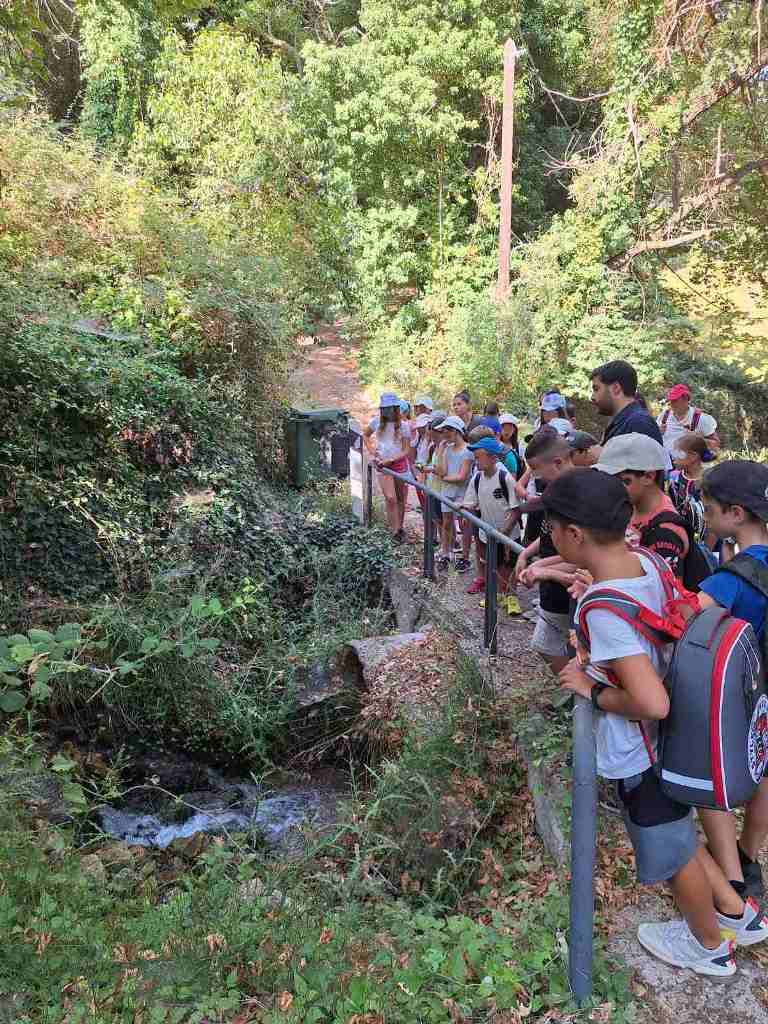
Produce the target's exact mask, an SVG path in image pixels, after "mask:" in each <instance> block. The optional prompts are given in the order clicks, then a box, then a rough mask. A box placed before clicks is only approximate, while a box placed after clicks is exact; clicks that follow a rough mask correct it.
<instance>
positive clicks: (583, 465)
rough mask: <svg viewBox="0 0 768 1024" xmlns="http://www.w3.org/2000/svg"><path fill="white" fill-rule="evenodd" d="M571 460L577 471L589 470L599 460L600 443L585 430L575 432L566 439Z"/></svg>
mask: <svg viewBox="0 0 768 1024" xmlns="http://www.w3.org/2000/svg"><path fill="white" fill-rule="evenodd" d="M568 446H569V447H570V449H571V458H572V459H573V464H574V466H575V467H576V468H577V469H589V468H590V467H591V466H594V465H595V463H596V462H597V461H598V459H599V458H600V442H599V441H598V440H597V438H596V437H594V436H593V435H592V434H588V433H587V432H586V431H585V430H576V431H575V432H574V433H573V434H571V436H570V437H569V438H568Z"/></svg>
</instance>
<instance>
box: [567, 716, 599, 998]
mask: <svg viewBox="0 0 768 1024" xmlns="http://www.w3.org/2000/svg"><path fill="white" fill-rule="evenodd" d="M571 805H572V811H571V927H570V936H569V941H568V978H569V980H570V984H571V991H572V992H573V996H574V998H575V1000H576V1002H577V1003H579V1005H582V1004H583V1003H584V1002H586V1000H588V999H589V997H590V996H591V995H592V957H593V942H594V915H595V848H596V846H597V773H596V757H595V734H594V726H593V713H592V702H591V701H588V700H585V699H584V697H578V696H577V697H574V707H573V784H572V787H571Z"/></svg>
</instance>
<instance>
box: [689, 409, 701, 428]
mask: <svg viewBox="0 0 768 1024" xmlns="http://www.w3.org/2000/svg"><path fill="white" fill-rule="evenodd" d="M700 422H701V409H697V408H695V407H694V410H693V416H691V431H692V432H693V433H695V432H696V427H698V425H699V423H700Z"/></svg>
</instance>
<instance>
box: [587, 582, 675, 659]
mask: <svg viewBox="0 0 768 1024" xmlns="http://www.w3.org/2000/svg"><path fill="white" fill-rule="evenodd" d="M596 609H601V610H603V611H608V612H610V613H611V614H612V615H615V616H616V617H617V618H619V619H621V620H622V621H623V622H626V623H627V625H629V626H631V627H632V628H633V629H634V630H636V631H637V632H638V633H640V635H641V636H643V637H645V639H646V640H647V641H648V642H649V643H651V644H653V646H654V647H665V646H666V645H667V644H668V643H671V642H672V641H673V640H676V639H677V630H676V628H675V626H674V624H673V623H670V622H669V621H668V620H667V619H665V618H662V617H661V616H660V615H657V614H656V613H655V612H654V611H651V609H650V608H647V607H646V606H645V605H643V604H641V603H640V602H639V601H636V600H635V599H634V598H633V597H629V596H628V595H627V594H624V593H622V592H621V591H620V590H611V589H610V588H609V587H600V588H599V589H598V590H593V591H592V592H591V593H590V594H589V596H588V597H586V598H585V599H584V600H583V601H582V602H581V604H580V605H579V621H578V627H579V634H580V636H581V637H582V638H583V639H584V640H586V644H585V646H587V647H589V625H588V622H587V615H588V613H589V612H591V611H594V610H596Z"/></svg>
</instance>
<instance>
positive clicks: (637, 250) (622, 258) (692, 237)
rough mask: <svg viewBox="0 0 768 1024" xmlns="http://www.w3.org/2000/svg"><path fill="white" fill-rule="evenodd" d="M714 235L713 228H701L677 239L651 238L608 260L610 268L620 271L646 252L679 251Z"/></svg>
mask: <svg viewBox="0 0 768 1024" xmlns="http://www.w3.org/2000/svg"><path fill="white" fill-rule="evenodd" d="M711 234H712V228H700V229H699V230H698V231H689V232H688V233H687V234H686V235H678V236H677V237H676V238H649V239H646V240H645V241H644V242H636V243H635V244H634V245H633V246H632V248H631V249H627V251H626V252H621V253H617V255H616V256H611V258H610V259H609V260H608V266H609V267H610V268H611V269H612V270H619V269H621V268H622V267H625V266H626V265H627V264H628V263H631V262H632V260H633V259H634V258H635V256H640V255H641V254H642V253H644V252H658V251H660V250H662V249H677V248H678V246H681V245H690V243H691V242H696V241H698V239H699V238H706V237H707V236H708V235H711Z"/></svg>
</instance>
